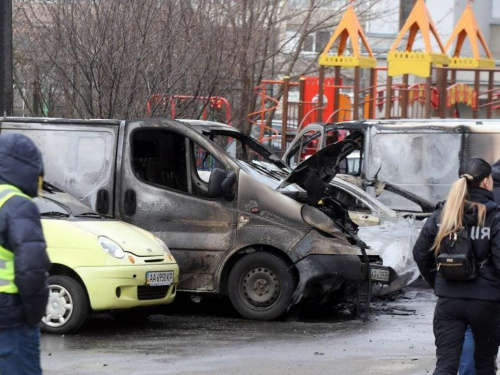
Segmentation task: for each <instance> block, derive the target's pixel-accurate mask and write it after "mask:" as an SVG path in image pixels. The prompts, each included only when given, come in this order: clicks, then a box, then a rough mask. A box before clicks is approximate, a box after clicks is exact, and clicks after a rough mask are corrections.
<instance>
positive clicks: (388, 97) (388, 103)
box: [385, 75, 392, 120]
mask: <svg viewBox="0 0 500 375" xmlns="http://www.w3.org/2000/svg"><path fill="white" fill-rule="evenodd" d="M391 109H392V77H391V76H390V75H387V82H386V86H385V118H386V120H388V119H390V118H391Z"/></svg>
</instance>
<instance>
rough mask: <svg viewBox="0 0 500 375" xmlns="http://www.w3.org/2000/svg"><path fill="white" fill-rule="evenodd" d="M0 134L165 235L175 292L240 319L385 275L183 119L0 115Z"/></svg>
mask: <svg viewBox="0 0 500 375" xmlns="http://www.w3.org/2000/svg"><path fill="white" fill-rule="evenodd" d="M0 132H2V133H4V132H20V133H23V134H25V135H27V136H28V137H30V138H31V139H33V141H34V142H35V143H36V144H37V145H38V146H39V147H40V149H41V150H42V153H43V158H44V161H45V165H46V170H45V177H44V178H45V179H46V180H47V182H49V183H51V184H53V185H55V186H57V187H59V188H61V189H63V190H64V191H66V192H68V193H70V194H72V195H74V196H75V197H76V198H77V199H79V200H81V201H82V202H84V203H87V204H89V205H91V206H92V207H93V208H95V210H96V211H97V212H99V213H101V214H107V215H112V216H114V217H116V218H119V219H122V220H124V221H127V222H129V223H132V224H135V225H138V226H140V227H142V228H144V229H146V230H148V231H150V232H152V233H154V234H155V235H157V236H158V237H160V238H161V239H162V240H163V241H165V242H166V243H167V244H168V246H169V248H170V250H171V252H172V253H173V255H174V257H175V259H176V260H177V263H178V265H179V268H180V278H179V285H178V288H179V290H180V291H187V292H191V293H220V294H225V295H228V296H229V298H230V300H231V302H232V304H233V306H234V307H235V309H236V310H237V311H238V312H239V313H240V314H241V315H242V316H244V317H246V318H250V319H262V320H269V319H274V318H277V317H279V316H281V315H283V314H284V313H286V311H287V310H288V309H289V307H290V306H292V305H293V304H295V303H298V302H299V301H301V300H308V301H314V302H325V301H333V300H337V299H339V300H340V299H345V298H351V299H353V300H356V298H357V296H358V295H359V290H360V288H361V287H362V286H363V285H367V284H368V285H370V280H371V279H374V280H378V281H381V282H390V281H391V280H392V279H393V278H394V277H395V275H394V271H393V270H391V269H389V268H388V267H384V266H382V265H381V264H380V257H378V255H377V254H376V253H374V252H372V251H371V250H369V249H366V248H365V246H364V245H363V243H362V242H360V241H359V239H356V238H355V236H352V235H351V233H350V232H349V231H348V230H347V231H346V229H345V227H344V226H343V225H342V223H341V220H335V219H334V218H332V217H329V216H327V214H325V212H323V211H321V210H319V209H318V208H315V207H312V206H311V205H307V204H303V203H300V202H298V201H296V200H294V199H292V198H290V197H288V196H286V195H285V194H282V193H280V192H278V191H275V190H273V189H272V188H270V187H268V186H266V185H265V184H263V183H261V182H259V181H258V180H257V179H256V178H254V177H253V176H252V175H251V174H249V173H247V172H246V171H245V170H244V168H242V165H241V164H240V163H239V161H238V160H236V159H235V158H232V157H231V156H230V155H229V154H228V153H226V152H225V150H223V149H222V148H220V147H219V146H218V145H217V144H216V143H214V142H212V141H211V140H210V139H209V138H207V137H206V136H204V135H202V134H200V133H199V132H198V131H196V130H194V129H193V128H192V127H191V126H190V125H189V124H185V123H182V122H178V121H175V120H165V119H147V120H137V121H118V120H117V121H114V120H67V119H36V118H33V119H28V118H4V119H3V120H2V121H1V122H0ZM351 143H352V142H351ZM351 143H350V141H349V142H346V144H345V147H347V148H349V147H351V146H350V144H351ZM346 150H347V149H345V148H343V147H340V146H339V152H340V153H343V152H344V151H346ZM339 156H340V154H339ZM290 183H293V181H290ZM297 189H301V188H300V187H297Z"/></svg>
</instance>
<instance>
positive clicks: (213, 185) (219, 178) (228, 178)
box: [208, 168, 236, 201]
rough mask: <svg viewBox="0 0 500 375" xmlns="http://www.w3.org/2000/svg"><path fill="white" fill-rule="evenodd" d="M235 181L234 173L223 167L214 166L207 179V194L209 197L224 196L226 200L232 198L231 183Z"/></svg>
mask: <svg viewBox="0 0 500 375" xmlns="http://www.w3.org/2000/svg"><path fill="white" fill-rule="evenodd" d="M235 182H236V173H234V172H233V171H230V172H227V173H226V171H225V170H224V169H220V168H214V169H213V170H212V173H210V179H209V180H208V195H209V197H210V198H220V197H222V196H224V198H225V199H226V200H227V201H231V200H233V199H234V192H233V184H234V183H235Z"/></svg>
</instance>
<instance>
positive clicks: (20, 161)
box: [0, 133, 43, 197]
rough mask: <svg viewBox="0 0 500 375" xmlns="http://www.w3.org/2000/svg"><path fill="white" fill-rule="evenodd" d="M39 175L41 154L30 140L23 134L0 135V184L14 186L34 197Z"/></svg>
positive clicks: (41, 162)
mask: <svg viewBox="0 0 500 375" xmlns="http://www.w3.org/2000/svg"><path fill="white" fill-rule="evenodd" d="M41 174H43V161H42V154H41V153H40V150H38V148H37V147H36V145H35V144H34V143H33V141H32V140H31V139H29V138H28V137H26V136H25V135H23V134H16V133H7V134H0V184H10V185H14V186H16V187H18V188H19V189H21V191H22V192H23V193H25V194H27V195H29V196H30V197H36V196H37V193H38V176H40V175H41Z"/></svg>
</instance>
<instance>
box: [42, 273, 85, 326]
mask: <svg viewBox="0 0 500 375" xmlns="http://www.w3.org/2000/svg"><path fill="white" fill-rule="evenodd" d="M88 311H89V302H88V298H87V293H86V292H85V289H84V287H83V286H82V285H81V284H80V283H79V282H78V281H76V280H75V279H73V278H72V277H69V276H62V275H54V276H50V277H49V301H48V303H47V309H46V312H45V315H44V316H43V318H42V325H41V328H42V331H44V332H47V333H58V334H62V333H70V332H75V331H77V330H78V329H79V328H80V327H81V326H82V325H83V323H84V322H85V320H86V319H87V314H88Z"/></svg>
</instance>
